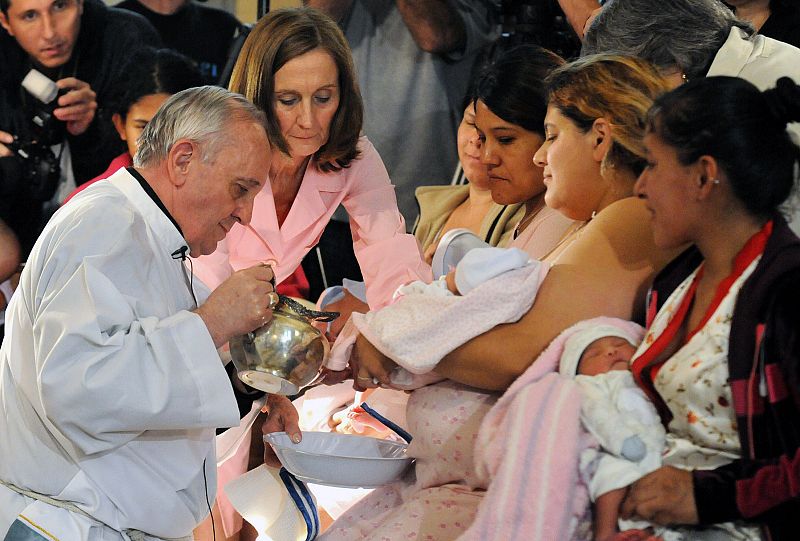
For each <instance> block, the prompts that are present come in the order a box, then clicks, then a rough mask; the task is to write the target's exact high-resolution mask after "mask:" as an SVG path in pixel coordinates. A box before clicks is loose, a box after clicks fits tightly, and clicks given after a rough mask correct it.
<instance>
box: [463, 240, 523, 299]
mask: <svg viewBox="0 0 800 541" xmlns="http://www.w3.org/2000/svg"><path fill="white" fill-rule="evenodd" d="M530 259H531V257H530V256H529V255H528V253H527V252H525V251H523V250H520V249H519V248H492V247H488V248H473V249H472V250H470V251H469V252H467V253H466V254H465V255H464V257H462V258H461V261H459V262H458V265H457V266H456V287H458V292H459V293H461V294H462V295H466V294H467V293H469V292H470V291H472V290H473V289H475V287H476V286H478V285H480V284H482V283H484V282H486V281H487V280H490V279H492V278H494V277H495V276H499V275H501V274H503V273H504V272H508V271H511V270H514V269H518V268H520V267H524V266H525V265H527V264H528V262H529V261H530Z"/></svg>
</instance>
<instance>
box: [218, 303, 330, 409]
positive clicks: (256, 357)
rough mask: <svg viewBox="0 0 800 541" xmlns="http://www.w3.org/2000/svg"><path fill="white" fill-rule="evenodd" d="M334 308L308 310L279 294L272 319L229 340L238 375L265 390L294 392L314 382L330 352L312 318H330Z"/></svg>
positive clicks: (249, 383)
mask: <svg viewBox="0 0 800 541" xmlns="http://www.w3.org/2000/svg"><path fill="white" fill-rule="evenodd" d="M338 315H339V314H338V313H336V312H316V311H314V310H308V309H307V308H305V307H304V306H302V305H301V304H300V303H298V302H296V301H293V300H292V299H290V298H288V297H285V296H283V295H280V302H279V303H278V305H277V306H276V307H275V309H274V310H273V311H272V320H270V321H269V322H268V323H267V324H266V325H264V326H263V327H260V328H258V329H256V330H255V331H253V332H250V333H247V334H245V335H242V336H237V337H235V338H233V339H231V340H230V352H231V358H232V359H233V364H234V366H235V367H236V370H237V373H238V375H239V379H241V380H242V381H243V382H244V383H246V384H247V385H249V386H251V387H255V388H256V389H260V390H262V391H266V392H268V393H274V394H282V395H296V394H298V393H299V392H300V389H302V388H303V387H306V386H308V385H312V384H314V383H315V380H316V379H317V378H318V376H319V375H320V372H321V370H322V366H323V363H324V362H325V360H326V359H327V358H328V354H329V353H330V344H329V343H328V339H327V338H325V335H324V334H323V333H322V332H321V331H320V330H319V329H317V328H316V327H314V326H313V325H312V324H311V321H313V320H316V321H331V320H333V319H335V318H336V317H338Z"/></svg>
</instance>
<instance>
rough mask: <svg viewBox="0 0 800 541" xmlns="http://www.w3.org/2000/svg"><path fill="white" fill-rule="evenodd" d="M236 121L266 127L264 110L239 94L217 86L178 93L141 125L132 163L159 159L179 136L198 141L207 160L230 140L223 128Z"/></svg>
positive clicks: (151, 162) (146, 163)
mask: <svg viewBox="0 0 800 541" xmlns="http://www.w3.org/2000/svg"><path fill="white" fill-rule="evenodd" d="M236 121H245V122H247V121H250V122H253V123H255V124H259V125H260V126H266V117H265V115H264V113H263V112H262V111H261V110H259V109H258V108H257V107H256V106H255V105H253V104H252V103H250V102H249V101H248V100H247V98H245V97H244V96H242V95H241V94H236V93H235V92H230V91H228V90H225V89H224V88H220V87H218V86H201V87H197V88H190V89H188V90H183V91H181V92H178V93H177V94H174V95H173V96H171V97H170V98H169V99H168V100H167V101H166V102H164V104H163V105H162V106H161V108H160V109H159V110H158V112H156V114H155V116H154V117H153V118H152V120H150V122H148V123H147V126H145V128H144V130H143V131H142V135H140V136H139V139H138V141H137V142H138V149H137V151H136V156H134V157H133V165H134V166H136V167H148V166H152V165H155V164H158V163H160V162H162V161H163V160H165V159H166V158H167V156H168V155H169V151H170V149H171V148H172V145H174V144H175V142H177V141H178V140H180V139H189V140H191V141H194V142H196V143H198V144H199V145H200V148H201V152H202V156H201V158H202V159H203V160H204V161H208V160H210V159H211V158H212V157H214V156H215V155H216V153H217V151H218V150H219V148H220V147H222V146H224V145H226V144H230V143H231V142H232V141H231V137H230V134H229V133H227V134H226V133H225V131H226V128H227V127H229V126H230V125H231V124H232V123H233V122H236ZM265 130H266V127H265ZM265 133H266V131H265ZM264 151H265V152H266V149H265V150H264Z"/></svg>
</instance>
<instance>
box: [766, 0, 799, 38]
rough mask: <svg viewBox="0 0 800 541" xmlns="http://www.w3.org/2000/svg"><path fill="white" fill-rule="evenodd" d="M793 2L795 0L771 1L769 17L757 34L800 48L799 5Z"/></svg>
mask: <svg viewBox="0 0 800 541" xmlns="http://www.w3.org/2000/svg"><path fill="white" fill-rule="evenodd" d="M795 2H796V0H783V1H775V0H773V2H772V3H771V4H770V9H771V13H770V16H769V17H768V18H767V20H766V22H765V23H764V25H763V26H762V27H761V29H760V30H759V31H758V32H759V33H760V34H763V35H765V36H767V37H770V38H772V39H777V40H778V41H783V42H784V43H789V44H791V45H794V46H795V47H800V5H797V4H796V3H795Z"/></svg>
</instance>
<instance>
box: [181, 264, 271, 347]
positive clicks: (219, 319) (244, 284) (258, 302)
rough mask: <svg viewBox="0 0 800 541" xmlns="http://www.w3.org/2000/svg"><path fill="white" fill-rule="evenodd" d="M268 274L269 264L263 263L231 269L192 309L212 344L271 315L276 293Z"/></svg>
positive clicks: (217, 345) (262, 322)
mask: <svg viewBox="0 0 800 541" xmlns="http://www.w3.org/2000/svg"><path fill="white" fill-rule="evenodd" d="M272 276H273V274H272V268H270V267H269V266H268V265H266V264H263V263H262V264H260V265H256V266H255V267H250V268H249V269H243V270H240V271H237V272H234V273H233V274H232V275H231V276H230V277H229V278H228V279H227V280H225V281H224V282H222V283H221V284H220V285H219V287H217V289H215V290H214V291H213V292H212V293H211V295H209V297H208V299H206V302H204V303H203V304H202V305H201V306H200V307H198V308H197V310H195V312H196V313H197V314H198V315H199V316H200V317H201V318H203V322H204V323H205V324H206V327H208V332H209V333H210V334H211V338H212V339H213V340H214V345H215V346H216V347H221V346H222V345H223V344H225V342H227V341H228V340H230V339H231V338H233V337H234V336H238V335H241V334H245V333H248V332H250V331H253V330H255V329H257V328H258V327H261V326H263V325H265V324H266V323H267V322H268V321H270V320H271V319H272V306H274V305H275V301H276V299H275V297H277V294H276V293H273V292H272V284H271V283H270V280H272Z"/></svg>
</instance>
